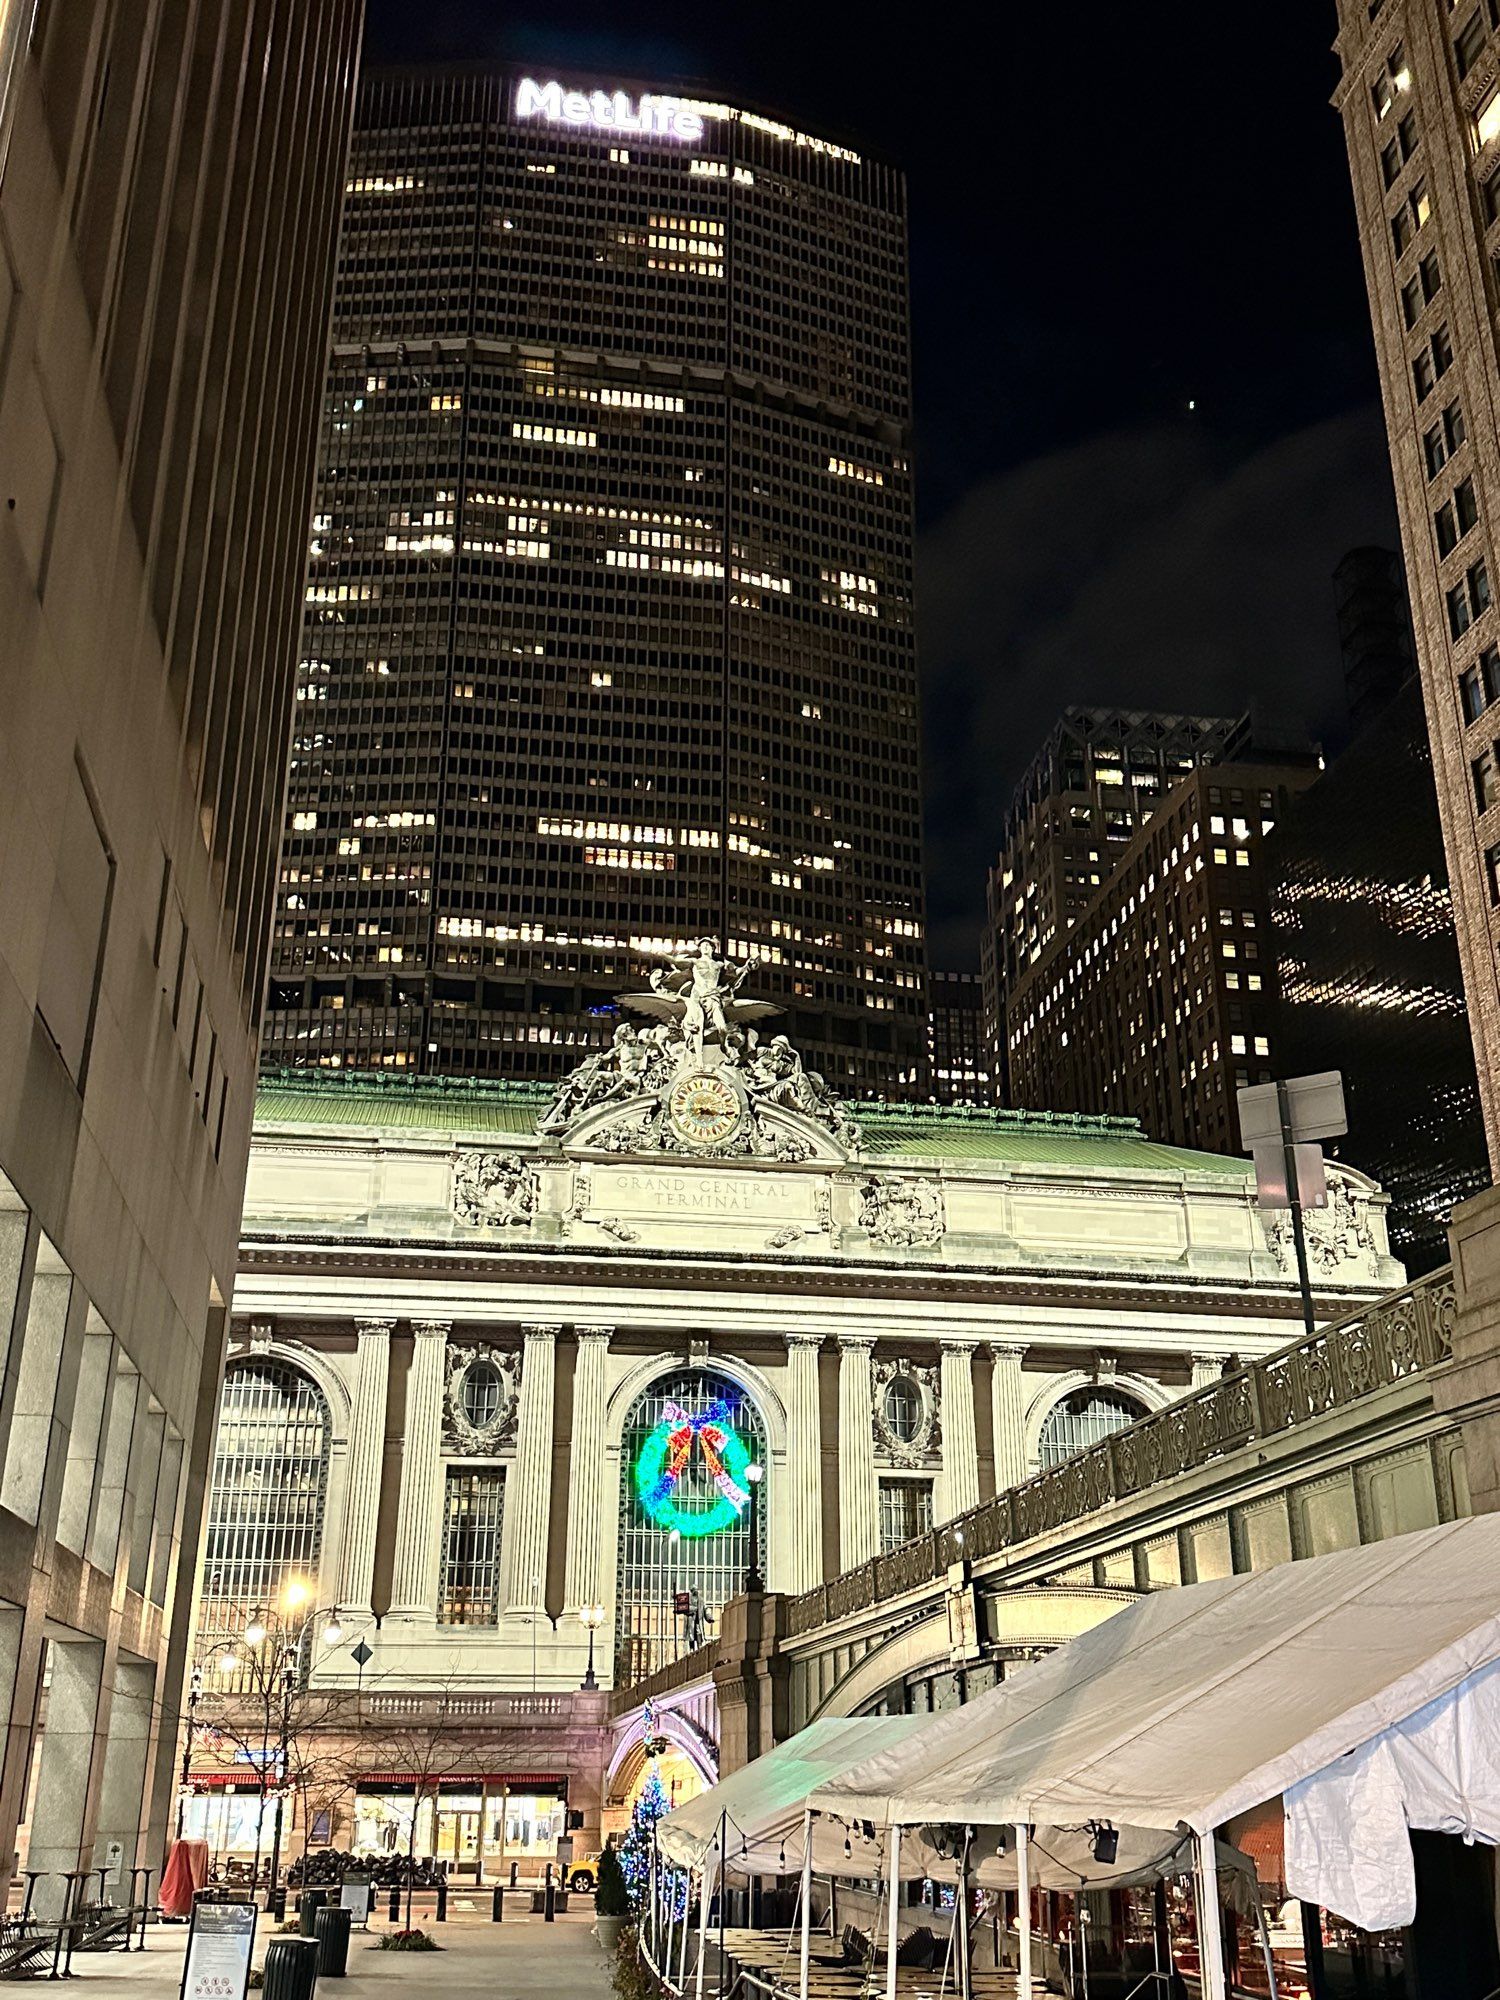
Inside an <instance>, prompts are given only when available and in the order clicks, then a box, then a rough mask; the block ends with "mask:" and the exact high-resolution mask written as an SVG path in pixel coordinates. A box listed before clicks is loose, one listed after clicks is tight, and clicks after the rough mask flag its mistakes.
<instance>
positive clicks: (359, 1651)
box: [349, 1639, 375, 1667]
mask: <svg viewBox="0 0 1500 2000" xmlns="http://www.w3.org/2000/svg"><path fill="white" fill-rule="evenodd" d="M349 1657H350V1659H351V1660H353V1662H354V1664H355V1666H357V1667H367V1666H368V1665H369V1664H370V1662H371V1660H373V1659H374V1657H375V1654H374V1652H373V1650H372V1649H371V1648H370V1647H369V1646H367V1645H366V1644H365V1642H364V1640H363V1639H361V1640H360V1642H359V1644H358V1645H357V1646H354V1647H351V1648H350V1652H349Z"/></svg>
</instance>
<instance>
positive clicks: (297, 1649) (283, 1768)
mask: <svg viewBox="0 0 1500 2000" xmlns="http://www.w3.org/2000/svg"><path fill="white" fill-rule="evenodd" d="M311 1595H312V1593H311V1591H310V1590H309V1589H308V1587H307V1585H306V1584H305V1583H303V1582H302V1581H301V1579H300V1578H298V1577H294V1578H293V1579H292V1580H291V1582H290V1583H288V1584H287V1585H286V1587H285V1589H284V1590H283V1591H282V1603H283V1605H284V1606H285V1607H286V1609H287V1610H288V1611H296V1610H298V1609H300V1607H301V1606H302V1605H303V1604H305V1603H306V1602H307V1600H308V1598H309V1597H310V1596H311ZM322 1616H323V1613H322V1611H321V1610H320V1609H319V1608H318V1607H317V1606H314V1607H313V1608H312V1609H311V1610H309V1611H308V1612H307V1613H306V1614H305V1615H304V1616H303V1617H302V1618H301V1619H300V1620H299V1622H298V1623H297V1624H296V1625H295V1626H292V1625H290V1624H289V1623H288V1622H287V1620H286V1619H285V1618H284V1617H282V1616H281V1615H280V1613H278V1612H276V1611H270V1612H260V1611H257V1612H255V1613H254V1614H253V1615H252V1616H251V1619H250V1622H249V1624H248V1625H247V1626H246V1627H245V1644H246V1645H247V1646H248V1647H249V1648H250V1650H251V1657H252V1659H253V1658H254V1656H255V1651H256V1649H257V1648H258V1647H260V1646H263V1645H264V1644H265V1642H266V1640H267V1639H268V1638H269V1637H270V1634H271V1630H272V1627H273V1626H274V1628H275V1630H276V1632H277V1635H278V1639H279V1642H280V1644H279V1654H280V1665H279V1667H278V1668H277V1670H276V1680H275V1682H274V1683H273V1681H272V1680H271V1678H270V1674H269V1672H263V1673H262V1675H261V1686H260V1690H259V1691H260V1695H261V1699H262V1701H263V1702H264V1703H265V1711H266V1727H265V1729H264V1731H263V1732H262V1736H261V1784H262V1786H264V1785H265V1782H266V1765H267V1763H268V1762H269V1759H270V1751H271V1745H270V1734H271V1704H272V1701H273V1699H274V1698H275V1697H276V1696H277V1695H278V1694H279V1697H280V1702H281V1714H280V1729H279V1733H278V1743H277V1753H276V1770H277V1776H278V1779H279V1782H278V1784H277V1787H276V1817H275V1819H274V1820H273V1821H272V1823H271V1827H272V1830H271V1874H270V1881H269V1883H268V1884H267V1888H266V1908H267V1909H268V1910H272V1909H274V1908H275V1907H276V1878H277V1876H278V1875H279V1874H280V1872H281V1831H282V1815H283V1812H284V1809H285V1805H286V1775H287V1766H288V1763H289V1761H290V1757H291V1736H292V1696H293V1695H294V1694H295V1693H296V1691H297V1679H298V1671H299V1667H300V1664H301V1659H302V1648H303V1644H304V1642H305V1641H306V1638H307V1635H308V1632H309V1631H310V1630H311V1628H312V1626H313V1625H314V1624H315V1623H316V1621H317V1620H318V1619H319V1618H320V1617H322ZM327 1618H328V1622H327V1623H326V1624H325V1626H324V1627H323V1641H324V1644H325V1645H328V1646H337V1645H340V1644H341V1643H342V1642H343V1637H344V1628H343V1625H342V1624H341V1623H340V1621H339V1613H338V1606H337V1605H331V1606H330V1607H329V1609H328V1614H327ZM261 1797H262V1800H264V1798H265V1793H264V1791H262V1793H261ZM262 1810H264V1806H263V1807H262ZM259 1860H260V1839H259V1828H258V1827H257V1830H256V1867H257V1872H258V1870H259Z"/></svg>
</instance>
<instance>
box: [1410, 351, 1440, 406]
mask: <svg viewBox="0 0 1500 2000" xmlns="http://www.w3.org/2000/svg"><path fill="white" fill-rule="evenodd" d="M1411 380H1412V387H1413V388H1414V389H1415V390H1416V392H1417V401H1418V402H1419V403H1425V402H1426V401H1427V398H1428V397H1429V396H1430V395H1431V394H1432V391H1433V387H1434V385H1435V383H1436V381H1437V376H1436V374H1435V372H1434V370H1433V366H1432V356H1431V355H1430V354H1429V353H1428V352H1427V349H1426V348H1425V347H1424V348H1423V349H1422V352H1421V353H1420V354H1418V355H1415V356H1414V357H1413V359H1412V364H1411Z"/></svg>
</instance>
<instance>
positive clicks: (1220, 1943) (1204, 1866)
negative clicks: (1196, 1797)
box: [1193, 1827, 1228, 2000]
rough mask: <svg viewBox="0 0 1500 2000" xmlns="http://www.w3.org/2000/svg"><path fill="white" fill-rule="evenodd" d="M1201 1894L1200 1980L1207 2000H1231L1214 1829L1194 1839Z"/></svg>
mask: <svg viewBox="0 0 1500 2000" xmlns="http://www.w3.org/2000/svg"><path fill="white" fill-rule="evenodd" d="M1193 1848H1194V1861H1195V1864H1196V1865H1195V1867H1194V1870H1193V1879H1194V1886H1195V1887H1196V1889H1197V1892H1198V1967H1199V1971H1198V1978H1199V1983H1200V1988H1201V1991H1202V1996H1203V2000H1228V1988H1227V1987H1226V1986H1225V1983H1224V1931H1223V1927H1222V1925H1221V1924H1220V1922H1219V1857H1218V1853H1217V1851H1216V1849H1215V1846H1214V1830H1213V1828H1212V1827H1210V1828H1209V1830H1208V1832H1207V1833H1199V1834H1195V1835H1194V1836H1193Z"/></svg>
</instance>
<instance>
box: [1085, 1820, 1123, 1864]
mask: <svg viewBox="0 0 1500 2000" xmlns="http://www.w3.org/2000/svg"><path fill="white" fill-rule="evenodd" d="M1084 1832H1085V1833H1091V1834H1092V1835H1093V1836H1094V1859H1095V1860H1096V1861H1097V1862H1098V1863H1099V1865H1100V1866H1101V1867H1102V1868H1113V1866H1114V1864H1115V1857H1116V1856H1117V1855H1118V1854H1119V1852H1120V1829H1119V1828H1118V1827H1117V1826H1111V1825H1110V1823H1109V1821H1108V1820H1097V1819H1091V1820H1090V1821H1089V1822H1088V1825H1087V1826H1086V1827H1085V1828H1084Z"/></svg>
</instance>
